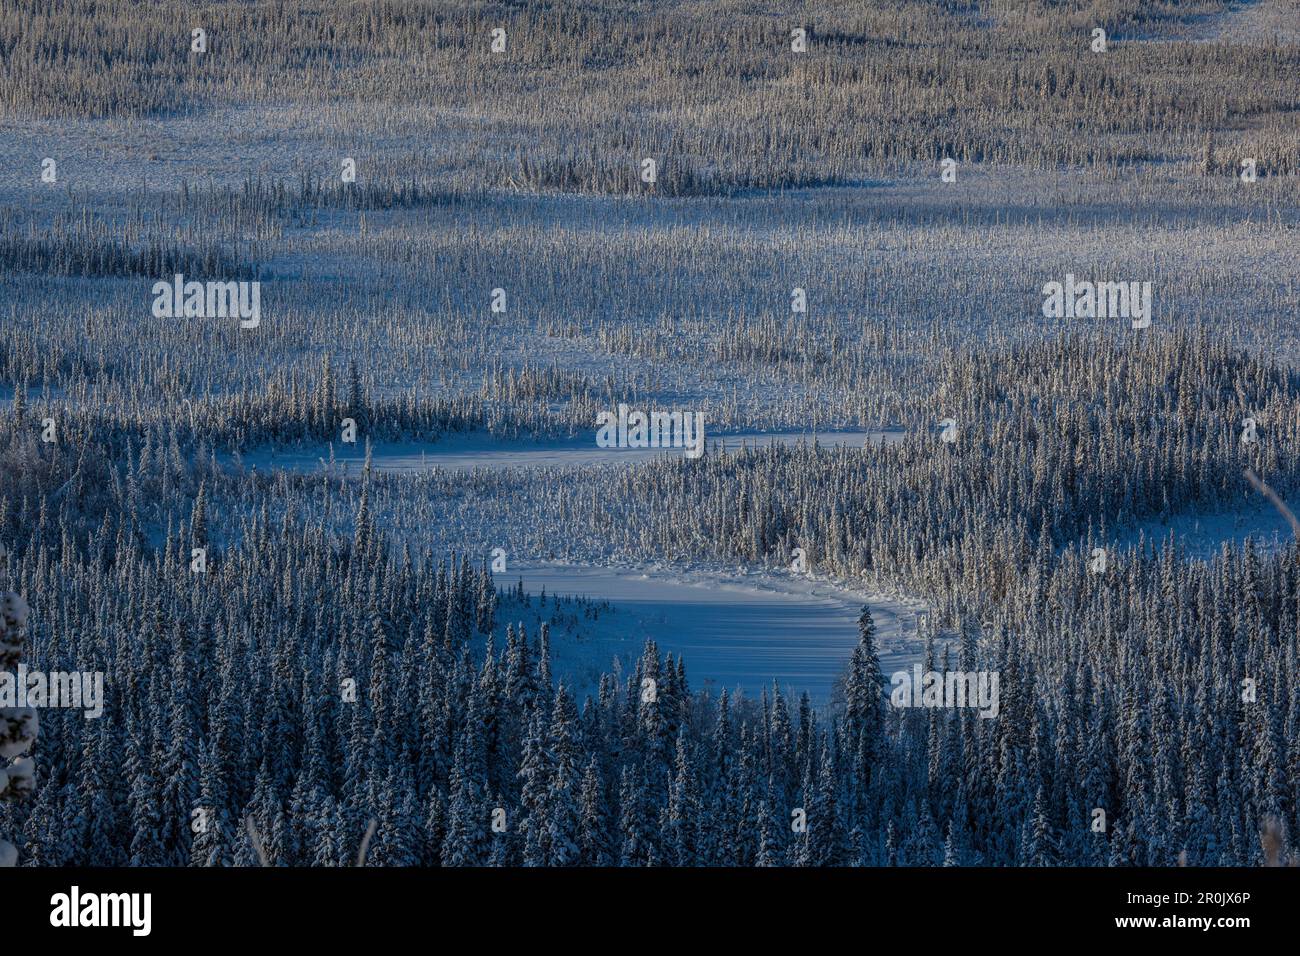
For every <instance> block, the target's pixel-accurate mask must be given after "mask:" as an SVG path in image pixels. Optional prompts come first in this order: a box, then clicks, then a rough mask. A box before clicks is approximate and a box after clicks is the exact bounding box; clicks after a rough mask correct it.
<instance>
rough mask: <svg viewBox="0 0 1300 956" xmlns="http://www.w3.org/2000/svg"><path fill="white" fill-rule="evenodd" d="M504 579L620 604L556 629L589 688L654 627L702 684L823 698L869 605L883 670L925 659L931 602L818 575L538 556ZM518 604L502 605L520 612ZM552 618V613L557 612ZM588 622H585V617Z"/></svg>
mask: <svg viewBox="0 0 1300 956" xmlns="http://www.w3.org/2000/svg"><path fill="white" fill-rule="evenodd" d="M496 578H497V583H498V585H499V586H501V587H503V588H508V587H513V586H514V585H515V584H516V583H517V582H518V581H519V580H520V579H522V580H523V584H524V590H525V591H527V592H528V593H529V594H530V595H532V599H533V601H532V603H533V604H534V605H535V604H536V603H537V598H538V596H539V595H540V593H541V592H542V590H543V589H545V592H546V595H547V601H548V605H547V606H548V607H549V606H550V605H551V600H550V599H551V598H552V597H554V596H556V595H574V596H585V597H587V598H590V599H592V600H595V601H609V602H610V603H611V604H612V605H614V608H615V610H614V611H613V613H609V614H601V616H600V619H599V622H596V623H593V624H591V625H590V626H587V627H580V628H579V634H578V635H577V636H573V635H570V636H568V637H562V636H560V635H557V636H556V637H554V638H553V639H552V652H553V655H554V659H555V665H556V667H555V669H556V671H557V673H559V674H563V675H566V676H568V677H569V678H570V680H572V682H573V683H574V684H575V685H577V686H576V687H575V689H576V690H578V691H579V692H580V693H584V692H589V691H590V690H591V689H592V687H593V684H594V682H595V680H596V679H597V678H598V675H599V674H600V673H602V672H607V671H609V670H610V668H611V665H612V663H613V660H614V658H615V657H618V658H619V659H620V665H621V668H622V669H623V671H624V673H626V671H627V668H628V667H629V666H630V665H631V664H632V663H634V662H635V660H636V658H637V657H639V656H640V653H641V649H642V645H643V644H644V642H645V640H646V639H647V638H652V639H654V641H655V642H656V643H657V644H658V645H659V650H660V652H661V653H665V652H672V653H673V654H675V655H684V656H685V660H686V667H687V671H686V676H687V678H688V680H689V681H690V684H691V687H692V689H693V690H701V689H705V688H707V689H709V690H710V691H712V692H713V693H714V695H715V696H716V694H717V693H718V692H720V691H722V690H723V689H724V688H725V689H726V690H727V691H728V692H731V693H734V692H735V691H736V690H737V689H738V688H739V689H741V690H743V691H744V693H745V694H746V695H747V696H750V697H757V696H758V695H759V694H760V693H761V692H762V691H763V689H764V688H769V689H770V688H771V686H772V682H773V680H775V681H776V682H777V684H778V685H779V686H780V687H781V689H782V690H784V691H787V692H792V693H793V694H795V695H796V696H797V695H798V694H799V693H801V692H803V691H807V692H808V695H809V697H810V698H811V700H812V702H813V703H814V705H819V706H820V705H824V704H826V703H827V702H828V701H829V700H830V697H831V692H832V688H833V687H834V684H835V681H836V679H837V678H838V677H839V676H840V675H841V674H842V672H843V670H844V666H845V664H846V663H847V662H848V660H849V656H850V655H851V654H852V652H853V648H854V646H855V645H856V644H857V641H858V626H857V621H858V616H859V615H860V614H861V612H862V607H863V605H864V604H865V605H869V606H870V608H871V614H872V618H873V620H874V621H875V623H876V628H877V647H878V650H879V653H880V663H881V669H882V670H883V671H884V673H885V675H886V676H888V675H890V674H892V673H893V672H894V671H897V670H901V669H904V668H908V667H910V666H911V665H912V663H913V662H915V661H919V660H921V658H922V657H923V654H924V642H923V639H921V638H919V637H918V636H917V615H918V614H923V613H924V611H925V607H924V605H922V604H921V603H920V602H916V601H905V600H900V599H898V598H891V597H885V596H882V595H879V594H869V593H866V592H862V591H855V590H852V589H849V588H846V587H844V586H842V585H840V584H836V583H833V582H829V581H825V580H822V579H817V578H814V577H808V576H798V575H794V574H782V573H779V572H758V571H756V572H752V573H746V572H743V571H736V572H734V573H719V572H704V571H682V570H677V569H667V568H655V567H650V568H641V569H630V568H614V567H598V566H592V565H571V564H535V565H529V566H526V567H521V568H511V569H509V570H508V572H506V573H502V574H498V575H497V576H496ZM513 607H514V606H513V605H507V606H505V607H503V608H502V612H501V613H502V616H503V617H504V616H506V615H509V614H510V613H511V610H512V608H513ZM542 618H543V619H545V618H546V614H545V612H543V614H542ZM584 623H585V622H584Z"/></svg>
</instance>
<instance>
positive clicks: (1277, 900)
mask: <svg viewBox="0 0 1300 956" xmlns="http://www.w3.org/2000/svg"><path fill="white" fill-rule="evenodd" d="M3 885H4V890H5V892H4V899H5V906H4V909H5V915H6V916H7V917H8V919H7V920H6V923H7V926H8V928H9V931H10V932H15V933H18V934H20V935H21V936H26V935H27V934H28V933H34V934H37V935H41V936H45V935H46V934H50V935H52V936H59V935H62V936H67V935H69V934H74V933H75V934H78V935H79V937H80V939H81V941H82V942H86V941H88V940H89V939H90V938H91V936H95V937H98V938H102V939H104V940H108V939H110V938H112V939H114V940H117V941H121V942H126V943H128V944H130V943H134V942H136V941H141V942H143V941H145V940H161V941H165V942H174V941H180V940H196V939H205V938H206V939H210V940H211V941H212V942H214V943H216V942H218V941H219V940H220V939H221V938H222V937H224V936H225V934H226V933H227V932H231V931H233V932H239V933H241V934H243V933H248V934H256V935H255V936H251V935H250V936H246V937H245V938H247V939H249V940H250V941H251V940H253V939H255V938H260V941H261V940H285V941H292V942H311V941H315V940H320V941H322V942H328V943H331V944H333V945H348V944H351V943H354V942H356V943H363V944H369V943H370V942H371V941H373V940H374V939H375V933H376V932H380V933H385V934H386V933H391V932H393V931H397V932H407V933H428V932H429V931H430V930H433V931H441V930H443V929H444V928H445V929H456V930H458V931H459V932H458V937H459V936H460V934H461V933H464V932H466V931H469V932H470V933H471V934H472V933H476V932H484V933H487V934H489V935H490V937H491V938H492V939H493V940H497V939H499V938H501V937H502V936H505V937H510V936H513V935H514V934H519V938H521V939H526V938H527V937H528V935H529V934H534V935H535V934H537V933H539V932H542V933H545V934H546V936H547V938H549V939H551V940H552V941H554V940H556V939H557V938H558V937H557V934H558V933H562V932H566V931H570V930H572V931H575V932H576V931H579V930H580V931H581V932H582V933H583V934H584V935H586V934H588V933H591V932H599V931H601V930H603V929H610V930H613V931H616V932H621V933H624V934H626V933H628V932H629V931H631V932H634V933H637V932H644V933H645V934H646V935H647V938H650V937H653V936H655V935H658V934H660V933H663V932H664V931H668V932H670V933H671V932H675V931H680V927H681V926H682V925H684V924H681V923H680V922H679V921H680V920H682V919H690V920H691V924H689V925H703V926H704V927H716V929H717V930H718V931H719V932H720V933H725V934H726V936H727V938H728V941H729V942H733V943H734V942H736V941H739V940H740V939H743V938H744V937H746V936H749V935H753V936H754V937H755V938H756V940H761V941H764V942H769V943H770V942H771V940H770V938H768V937H769V934H772V933H779V932H781V930H782V929H783V928H787V927H788V928H791V929H796V930H800V929H801V930H802V931H803V932H806V931H807V930H808V929H809V928H811V927H816V926H817V925H818V924H819V923H822V922H824V923H825V924H827V926H828V927H829V926H831V925H834V924H836V923H840V922H842V921H843V920H845V919H846V918H847V919H849V920H851V921H853V922H855V923H859V922H860V921H865V925H863V926H862V931H863V932H865V933H867V934H869V936H870V937H871V938H872V939H873V941H880V940H889V939H892V938H894V937H897V938H898V939H899V940H900V941H902V940H910V941H913V942H914V941H915V940H916V938H917V933H918V932H922V933H923V934H924V935H929V934H932V933H939V934H942V933H944V932H945V931H946V930H945V927H947V928H948V929H951V930H953V931H954V932H956V931H958V930H960V931H961V932H967V931H971V930H974V929H976V928H981V929H987V930H996V929H998V928H999V927H1004V928H1006V929H1009V930H1011V931H1014V932H1023V931H1048V932H1055V933H1058V934H1060V937H1059V938H1062V939H1069V940H1075V939H1079V938H1081V937H1082V938H1089V937H1093V936H1097V935H1106V936H1112V935H1113V936H1114V937H1116V938H1122V937H1124V936H1134V937H1137V938H1147V939H1151V938H1153V936H1154V937H1155V938H1160V937H1180V938H1181V937H1185V936H1187V935H1189V934H1200V935H1201V936H1203V937H1206V938H1209V939H1214V940H1221V941H1223V942H1225V943H1231V942H1232V941H1233V940H1237V939H1241V938H1242V937H1241V935H1240V934H1242V933H1247V934H1248V933H1251V932H1255V931H1258V930H1264V931H1265V932H1270V931H1271V932H1273V933H1280V932H1282V931H1283V930H1284V929H1289V928H1290V927H1292V926H1293V925H1294V911H1293V910H1294V903H1292V906H1291V908H1290V909H1288V908H1284V907H1285V904H1284V900H1291V901H1293V900H1294V898H1295V895H1296V890H1297V887H1298V886H1300V884H1297V881H1296V872H1295V871H1294V870H1291V871H1287V870H1277V869H1255V870H1248V869H1173V870H1139V869H1044V870H1028V869H837V870H794V869H783V870H728V869H692V870H682V869H657V870H656V869H651V870H527V869H510V870H500V869H481V870H436V869H434V870H399V869H391V870H386V869H360V870H357V869H352V870H348V869H336V870H330V869H222V870H202V869H185V870H180V869H176V870H169V869H39V868H21V869H16V870H9V871H7V875H6V876H5V878H4V883H3ZM629 921H632V922H633V923H637V924H639V925H641V926H642V930H639V931H638V930H636V929H634V928H633V927H632V926H629ZM674 925H676V926H678V928H679V929H678V930H673V928H672V927H673V926H674ZM474 927H478V929H477V930H476V929H474ZM381 938H382V937H381ZM484 939H485V941H486V939H487V937H484ZM435 942H436V940H435Z"/></svg>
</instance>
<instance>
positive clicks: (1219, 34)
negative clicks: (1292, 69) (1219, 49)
mask: <svg viewBox="0 0 1300 956" xmlns="http://www.w3.org/2000/svg"><path fill="white" fill-rule="evenodd" d="M1131 39H1134V40H1146V41H1153V42H1164V41H1190V42H1192V43H1245V44H1251V43H1264V44H1268V43H1281V44H1295V43H1300V0H1235V2H1233V3H1230V4H1229V5H1228V7H1227V8H1226V9H1225V10H1223V11H1222V12H1220V13H1215V14H1211V15H1209V16H1197V17H1192V18H1189V20H1188V21H1187V22H1186V23H1184V24H1182V25H1178V26H1174V27H1171V28H1167V29H1165V30H1162V31H1161V32H1159V33H1155V34H1139V35H1137V36H1134V37H1132V38H1131Z"/></svg>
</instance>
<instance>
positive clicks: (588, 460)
mask: <svg viewBox="0 0 1300 956" xmlns="http://www.w3.org/2000/svg"><path fill="white" fill-rule="evenodd" d="M903 434H904V433H903V432H902V431H843V432H838V431H837V432H824V433H821V434H814V433H813V432H743V433H735V434H729V435H724V434H719V435H711V434H709V431H708V423H707V422H706V423H705V432H704V436H705V439H706V442H707V445H708V448H709V450H710V451H713V450H718V449H719V446H725V447H726V448H727V449H728V450H731V451H737V450H739V449H740V448H741V447H742V446H744V445H748V446H750V447H764V446H766V445H769V444H773V443H781V444H798V443H800V442H812V441H813V440H814V439H816V441H817V442H819V443H820V444H821V445H822V446H824V447H827V448H832V447H836V446H839V445H844V446H847V447H849V448H862V447H864V446H865V445H867V444H872V445H878V444H880V442H881V441H882V440H883V441H885V442H887V443H892V442H897V441H901V440H902V438H903ZM331 451H332V453H333V456H334V462H335V467H336V468H337V469H338V470H340V471H344V469H346V471H345V472H344V473H346V474H351V475H359V474H360V473H361V469H362V467H363V466H364V464H365V459H366V450H365V446H364V445H363V444H360V443H358V444H346V445H345V444H343V443H341V442H338V443H334V444H332V445H329V444H326V445H311V446H306V447H301V448H295V447H288V448H257V449H252V450H250V451H247V452H243V453H241V454H240V461H241V462H242V463H243V465H244V466H245V467H251V466H256V467H257V468H258V470H259V471H266V470H268V469H289V470H292V471H319V470H321V469H324V468H325V467H327V464H328V462H329V459H330V454H331ZM685 454H686V453H685V451H684V450H683V449H681V448H599V447H597V445H596V440H595V428H594V427H593V429H592V431H591V433H590V434H587V435H581V436H577V437H574V438H559V439H552V440H547V441H517V442H507V441H502V440H501V439H498V438H494V437H493V436H491V435H489V434H487V433H485V432H474V433H468V434H464V435H449V436H447V437H446V438H443V439H442V440H440V441H437V442H419V443H406V442H376V443H375V444H374V445H373V446H372V448H371V466H372V467H373V468H374V470H375V471H387V472H403V473H409V472H420V471H428V470H430V469H433V468H443V469H446V470H448V471H472V470H473V469H475V468H487V469H503V468H563V467H576V466H580V465H598V464H618V465H632V464H637V463H639V462H645V461H651V460H653V459H655V458H658V457H659V456H661V455H663V456H669V457H674V458H680V457H683V456H684V455H685Z"/></svg>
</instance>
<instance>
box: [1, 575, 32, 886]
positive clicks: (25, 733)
mask: <svg viewBox="0 0 1300 956" xmlns="http://www.w3.org/2000/svg"><path fill="white" fill-rule="evenodd" d="M26 623H27V602H26V601H24V600H23V599H22V597H21V595H18V594H15V593H13V592H12V591H6V592H5V593H4V594H2V595H0V668H3V669H4V670H11V669H13V668H14V667H16V666H17V664H18V661H19V659H20V658H21V657H22V653H23V645H22V632H23V626H24V625H25V624H26ZM36 730H37V723H36V711H35V710H34V709H33V708H31V707H4V708H0V800H20V799H22V798H23V797H24V796H26V795H27V794H29V793H31V791H32V787H33V785H34V784H35V781H36V766H35V764H34V763H33V762H32V758H31V757H24V756H22V755H23V754H25V753H27V751H28V750H30V749H31V747H32V744H33V743H34V742H35V740H36ZM6 764H7V766H6ZM17 862H18V849H17V847H15V846H14V845H13V844H12V843H9V842H7V841H5V840H0V866H14V865H15V864H17Z"/></svg>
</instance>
